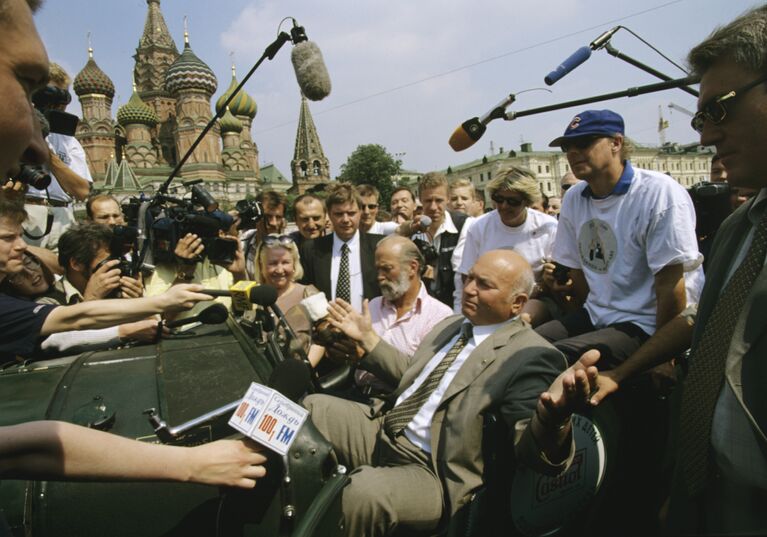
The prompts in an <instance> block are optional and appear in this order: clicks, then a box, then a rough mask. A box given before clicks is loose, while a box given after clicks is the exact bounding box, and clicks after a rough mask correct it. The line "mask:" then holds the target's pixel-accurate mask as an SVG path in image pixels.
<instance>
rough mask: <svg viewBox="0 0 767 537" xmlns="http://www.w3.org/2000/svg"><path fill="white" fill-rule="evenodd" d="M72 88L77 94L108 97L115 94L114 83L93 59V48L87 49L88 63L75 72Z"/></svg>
mask: <svg viewBox="0 0 767 537" xmlns="http://www.w3.org/2000/svg"><path fill="white" fill-rule="evenodd" d="M72 88H73V89H74V90H75V93H76V94H77V95H78V96H80V97H81V96H83V95H93V94H96V95H106V96H107V97H109V98H110V99H111V98H112V97H114V96H115V85H114V84H113V83H112V80H111V79H110V78H109V77H108V76H107V75H106V73H104V71H102V70H101V68H100V67H99V66H98V65H96V61H95V60H94V59H93V49H92V48H89V49H88V63H86V64H85V67H83V69H82V71H80V72H79V73H77V76H76V77H75V79H74V81H73V82H72Z"/></svg>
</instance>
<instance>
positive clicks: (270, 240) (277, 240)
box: [263, 235, 295, 248]
mask: <svg viewBox="0 0 767 537" xmlns="http://www.w3.org/2000/svg"><path fill="white" fill-rule="evenodd" d="M263 242H264V246H266V247H268V248H272V247H274V246H290V245H291V244H295V241H294V240H293V238H292V237H290V236H289V235H267V236H266V237H264V240H263Z"/></svg>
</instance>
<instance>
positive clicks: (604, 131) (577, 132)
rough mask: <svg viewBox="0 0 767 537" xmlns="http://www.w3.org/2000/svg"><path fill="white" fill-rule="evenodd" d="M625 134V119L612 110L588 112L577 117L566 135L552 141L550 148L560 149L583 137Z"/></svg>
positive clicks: (566, 130) (568, 127)
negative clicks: (574, 139)
mask: <svg viewBox="0 0 767 537" xmlns="http://www.w3.org/2000/svg"><path fill="white" fill-rule="evenodd" d="M616 134H625V127H624V125H623V118H622V117H621V116H620V115H618V114H616V113H615V112H613V111H612V110H586V111H584V112H581V113H580V114H578V115H577V116H575V117H574V118H573V119H572V120H571V121H570V124H569V125H568V126H567V128H566V129H565V133H564V134H563V135H562V136H560V137H559V138H556V139H554V140H552V141H551V143H550V144H549V147H559V146H561V145H562V142H564V141H565V140H570V139H572V138H582V137H583V136H615V135H616Z"/></svg>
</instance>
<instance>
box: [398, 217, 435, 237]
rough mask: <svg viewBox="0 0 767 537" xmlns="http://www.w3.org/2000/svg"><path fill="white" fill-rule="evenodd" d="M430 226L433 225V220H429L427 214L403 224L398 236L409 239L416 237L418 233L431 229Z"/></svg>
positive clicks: (399, 228)
mask: <svg viewBox="0 0 767 537" xmlns="http://www.w3.org/2000/svg"><path fill="white" fill-rule="evenodd" d="M430 225H431V218H429V217H428V216H426V215H425V214H422V215H421V216H419V217H418V218H417V219H415V220H411V221H408V222H403V223H402V224H400V226H399V227H398V228H397V230H396V232H397V234H398V235H402V236H403V237H409V236H411V235H415V234H416V233H420V232H422V231H426V230H427V229H429V226H430Z"/></svg>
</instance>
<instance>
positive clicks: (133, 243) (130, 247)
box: [109, 226, 139, 278]
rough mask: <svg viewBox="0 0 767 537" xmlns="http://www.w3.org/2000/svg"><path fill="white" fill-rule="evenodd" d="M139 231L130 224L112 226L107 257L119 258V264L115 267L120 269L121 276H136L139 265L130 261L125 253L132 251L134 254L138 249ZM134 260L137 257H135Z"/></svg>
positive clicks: (134, 254)
mask: <svg viewBox="0 0 767 537" xmlns="http://www.w3.org/2000/svg"><path fill="white" fill-rule="evenodd" d="M138 237H139V231H138V229H137V228H135V227H130V226H114V227H113V228H112V240H111V241H110V242H109V259H119V260H120V264H119V265H118V266H117V267H115V268H119V269H120V273H121V274H122V275H123V276H129V277H131V278H135V277H136V276H138V272H139V267H138V264H137V262H136V263H134V262H131V261H130V260H129V259H128V258H127V255H128V254H130V253H131V252H133V256H134V257H135V256H136V252H137V251H138ZM136 261H138V259H137V258H136Z"/></svg>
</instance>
